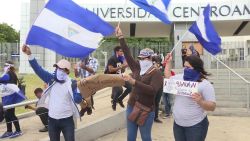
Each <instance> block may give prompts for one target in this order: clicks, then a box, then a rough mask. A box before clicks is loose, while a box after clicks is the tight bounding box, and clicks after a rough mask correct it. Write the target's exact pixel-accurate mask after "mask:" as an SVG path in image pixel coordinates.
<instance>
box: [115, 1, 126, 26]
mask: <svg viewBox="0 0 250 141" xmlns="http://www.w3.org/2000/svg"><path fill="white" fill-rule="evenodd" d="M126 5H127V0H125V3H124V5H123V10H124V9H125V6H126ZM120 24H121V17H120V19H119V22H118V24H117V26H118V27H120Z"/></svg>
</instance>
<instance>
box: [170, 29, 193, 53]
mask: <svg viewBox="0 0 250 141" xmlns="http://www.w3.org/2000/svg"><path fill="white" fill-rule="evenodd" d="M188 32H189V30H186V32H185V33H184V34H183V35H182V36H181V38H180V40H179V41H178V42H177V43H176V44H175V46H174V47H173V49H172V50H171V51H170V54H172V53H173V51H174V50H175V48H176V47H177V46H178V45H179V44H180V43H181V41H182V40H183V39H184V37H185V36H186V35H187V34H188Z"/></svg>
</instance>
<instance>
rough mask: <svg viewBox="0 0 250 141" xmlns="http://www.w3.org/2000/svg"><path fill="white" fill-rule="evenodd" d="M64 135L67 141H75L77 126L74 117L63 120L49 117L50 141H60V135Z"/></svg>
mask: <svg viewBox="0 0 250 141" xmlns="http://www.w3.org/2000/svg"><path fill="white" fill-rule="evenodd" d="M61 132H62V133H63V136H64V140H65V141H75V124H74V120H73V116H71V117H68V118H63V119H53V118H51V117H49V138H50V141H60V133H61Z"/></svg>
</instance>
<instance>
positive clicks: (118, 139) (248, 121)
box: [0, 89, 250, 141]
mask: <svg viewBox="0 0 250 141" xmlns="http://www.w3.org/2000/svg"><path fill="white" fill-rule="evenodd" d="M110 95H111V90H110V89H106V90H105V91H100V92H98V93H97V94H96V96H95V97H94V99H95V108H96V110H94V111H93V114H92V115H90V116H84V117H83V118H82V121H81V122H80V121H79V120H78V122H77V126H78V128H79V127H82V126H84V125H86V124H87V123H90V122H93V121H96V120H98V119H100V118H101V117H106V116H108V115H112V114H114V113H116V112H119V111H121V110H124V109H122V108H121V107H120V106H117V111H113V110H112V109H111V103H110ZM124 103H126V102H124ZM162 121H163V123H162V124H159V123H154V125H153V130H152V138H153V141H174V138H173V131H172V126H173V119H172V118H167V119H162ZM209 121H210V126H209V132H208V136H207V140H206V141H249V140H250V134H249V133H250V117H223V116H209ZM114 124H115V123H114ZM20 125H21V129H22V130H23V132H24V134H23V136H21V137H18V138H16V139H5V140H4V141H8V140H10V141H38V140H40V139H43V138H45V137H48V133H40V132H38V130H39V129H40V128H42V123H41V121H40V119H39V117H38V116H33V117H29V118H25V119H21V120H20ZM5 130H6V125H5V124H3V123H1V124H0V134H2V133H3V132H5ZM140 140H141V139H140V135H139V133H138V141H140ZM82 141H85V140H84V139H82ZM97 141H126V129H123V130H119V131H117V132H115V133H112V134H110V135H107V136H105V137H101V138H99V139H97Z"/></svg>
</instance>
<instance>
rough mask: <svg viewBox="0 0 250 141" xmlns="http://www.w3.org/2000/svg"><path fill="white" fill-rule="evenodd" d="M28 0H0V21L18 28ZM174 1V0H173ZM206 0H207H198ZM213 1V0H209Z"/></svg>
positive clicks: (81, 0) (102, 0)
mask: <svg viewBox="0 0 250 141" xmlns="http://www.w3.org/2000/svg"><path fill="white" fill-rule="evenodd" d="M24 1H29V0H0V23H2V22H5V23H8V24H9V25H12V27H13V28H15V29H16V30H20V15H21V14H20V13H21V3H22V2H24ZM73 1H75V2H77V3H86V4H96V3H98V4H100V3H119V4H121V3H125V2H127V1H129V0H73ZM173 1H174V0H173ZM185 1H186V0H175V2H185ZM199 1H207V0H199ZM210 1H214V0H210Z"/></svg>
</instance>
